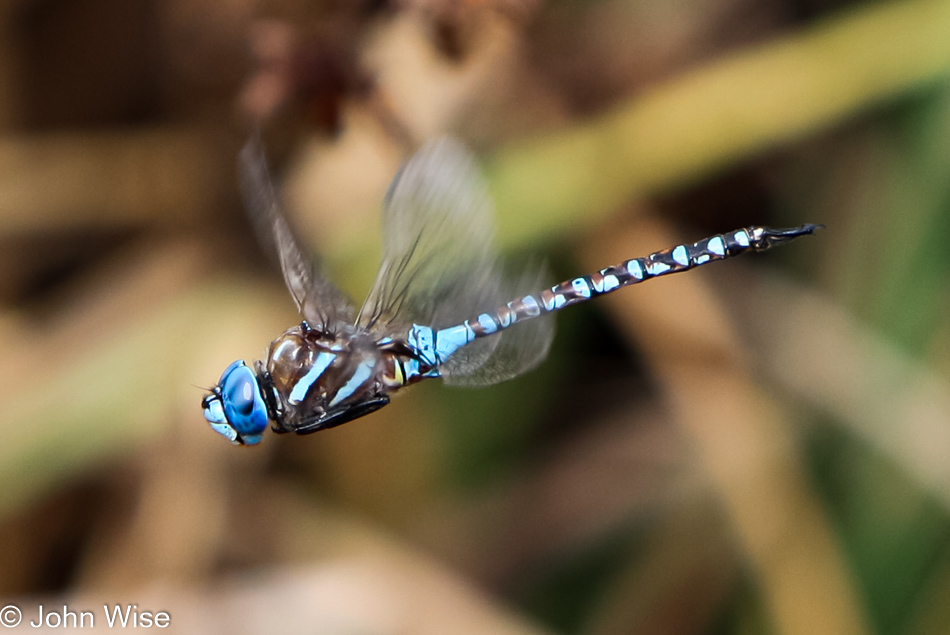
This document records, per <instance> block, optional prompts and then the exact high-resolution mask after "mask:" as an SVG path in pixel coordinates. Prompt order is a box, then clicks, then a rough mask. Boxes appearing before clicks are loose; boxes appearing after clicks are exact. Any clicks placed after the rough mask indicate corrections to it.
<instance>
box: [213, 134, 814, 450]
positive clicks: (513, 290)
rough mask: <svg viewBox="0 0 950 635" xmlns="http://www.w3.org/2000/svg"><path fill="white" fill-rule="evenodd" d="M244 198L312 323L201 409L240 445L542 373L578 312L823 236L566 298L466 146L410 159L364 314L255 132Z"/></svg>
mask: <svg viewBox="0 0 950 635" xmlns="http://www.w3.org/2000/svg"><path fill="white" fill-rule="evenodd" d="M238 163H239V167H240V177H241V189H242V194H243V198H244V202H245V206H246V207H247V210H248V213H249V215H250V217H251V219H252V221H253V223H254V225H255V229H256V230H257V233H258V235H259V237H260V238H261V241H262V243H263V244H264V246H265V247H266V248H267V250H268V251H270V252H272V253H273V255H274V256H275V257H276V259H277V260H278V261H279V262H280V265H281V269H282V271H283V275H284V281H285V282H286V285H287V288H288V289H289V291H290V295H291V296H292V297H293V299H294V301H295V302H296V304H297V308H298V310H299V312H300V313H301V314H302V317H303V320H302V321H301V322H300V323H299V324H296V325H294V326H292V327H291V328H289V329H288V330H287V331H285V332H284V333H283V334H282V335H280V336H279V337H278V338H277V339H276V340H274V341H273V342H272V343H271V344H270V346H269V348H268V349H267V353H266V357H265V358H264V359H262V360H258V361H256V362H254V364H253V366H250V365H248V364H247V363H246V362H245V361H244V360H237V361H235V362H233V363H232V364H231V365H230V366H228V367H227V368H226V369H225V371H224V373H223V374H222V375H221V378H220V380H219V381H218V384H217V385H216V386H214V387H213V388H211V389H210V391H209V393H208V394H206V395H205V396H204V398H203V399H202V402H201V406H202V409H203V411H204V417H205V419H206V420H207V421H208V423H209V424H210V425H211V427H212V429H214V430H215V431H216V432H218V433H220V434H221V435H223V436H224V437H226V438H227V439H229V440H230V441H231V442H232V443H234V444H237V445H256V444H258V443H259V442H260V441H261V439H262V437H263V434H264V432H265V431H266V429H267V427H268V424H270V426H271V429H272V430H273V431H274V432H277V433H290V432H293V433H296V434H310V433H313V432H317V431H319V430H325V429H327V428H332V427H335V426H339V425H341V424H344V423H347V422H349V421H352V420H354V419H357V418H360V417H363V416H365V415H368V414H370V413H371V412H374V411H376V410H378V409H380V408H382V407H383V406H385V405H387V404H388V403H389V402H390V396H391V395H392V394H393V393H394V392H396V391H398V390H400V389H402V388H404V387H406V386H410V385H412V384H415V383H418V382H420V381H423V380H426V379H435V378H441V379H442V380H443V381H444V382H445V383H446V384H448V385H456V386H488V385H491V384H495V383H498V382H501V381H505V380H508V379H511V378H513V377H516V376H518V375H520V374H522V373H524V372H527V371H529V370H531V369H532V368H534V367H536V366H537V365H538V364H540V363H541V362H542V361H543V360H544V358H545V356H546V355H547V352H548V348H549V346H550V343H551V340H552V338H553V335H554V327H553V320H550V319H542V318H544V316H546V315H549V314H551V313H553V312H555V311H559V310H560V309H563V308H565V307H568V306H571V305H574V304H578V303H580V302H586V301H588V300H590V299H592V298H595V297H597V296H600V295H604V294H607V293H612V292H614V291H616V290H618V289H622V288H624V287H628V286H631V285H634V284H639V283H641V282H645V281H647V280H650V279H652V278H657V277H660V276H665V275H669V274H673V273H679V272H681V271H688V270H690V269H693V268H695V267H698V266H702V265H706V264H708V263H711V262H715V261H717V260H724V259H726V258H731V257H733V256H737V255H739V254H743V253H745V252H749V251H763V250H766V249H770V248H772V247H774V246H776V245H782V244H785V243H787V242H789V241H792V240H794V239H796V238H798V237H799V236H804V235H808V234H812V233H814V232H815V231H816V230H817V229H818V228H820V227H821V225H813V224H804V225H801V226H799V227H792V228H788V229H772V228H769V227H761V226H754V227H747V228H743V229H737V230H734V231H730V232H726V233H724V234H717V235H715V236H710V237H707V238H704V239H702V240H700V241H698V242H695V243H692V244H681V245H676V246H674V247H671V248H669V249H666V250H663V251H658V252H656V253H653V254H650V255H648V256H645V257H640V258H633V259H631V260H626V261H624V262H622V263H620V264H617V265H613V266H609V267H606V268H605V269H601V270H600V271H598V272H596V273H592V274H590V275H584V276H580V277H577V278H572V279H570V280H567V281H565V282H561V283H560V284H557V285H555V286H552V287H544V285H543V284H542V276H543V273H542V271H540V268H538V269H539V270H538V271H532V270H531V268H529V269H528V271H527V272H526V273H522V274H521V275H518V276H511V275H508V274H507V273H506V271H505V269H504V266H503V265H502V260H501V258H500V257H499V252H498V250H497V248H496V246H495V241H494V221H493V211H492V202H491V199H490V197H489V195H488V191H487V188H486V186H485V184H484V182H483V181H482V178H481V176H480V174H479V172H478V168H477V164H476V161H475V160H474V158H473V157H472V155H471V154H470V153H469V152H468V150H467V149H466V148H465V147H464V145H462V144H461V143H460V142H458V141H455V140H453V139H448V138H446V139H441V140H437V141H432V142H429V143H428V144H426V145H425V146H423V147H422V148H421V149H420V150H419V151H418V152H417V153H416V154H414V155H413V156H412V157H411V158H410V159H409V160H408V161H406V162H405V163H404V164H403V166H402V167H401V168H400V170H399V171H398V173H397V174H396V176H395V178H394V179H393V181H392V183H391V185H390V186H389V190H388V191H387V193H386V197H385V200H384V205H383V219H382V220H383V235H384V247H383V254H382V262H381V265H380V268H379V271H378V273H377V276H376V280H375V282H374V284H373V286H372V288H371V290H370V292H369V295H368V296H367V298H366V300H365V302H364V303H363V304H362V306H361V307H360V309H359V310H358V311H357V310H355V307H354V305H353V303H352V302H350V301H349V300H348V299H347V298H346V296H345V295H344V294H343V293H342V292H341V291H340V290H339V289H338V288H337V287H336V286H334V285H333V284H332V283H331V282H330V281H329V280H328V278H327V277H326V276H325V275H324V274H323V273H322V271H321V268H320V267H319V264H318V263H317V261H316V260H315V259H313V258H311V257H310V256H309V255H308V254H307V253H306V252H305V251H304V250H303V249H302V247H301V244H302V243H301V241H300V240H299V239H298V238H297V237H296V235H295V233H294V231H293V230H292V228H291V226H290V224H289V223H288V221H287V219H286V217H285V215H284V213H283V211H282V209H281V205H280V200H279V197H278V194H277V191H276V189H275V186H274V184H273V181H272V179H271V175H270V172H269V169H268V165H267V160H266V157H265V153H264V149H263V145H262V142H261V140H260V138H259V135H255V136H253V137H252V138H251V140H250V141H249V142H248V143H247V144H246V145H245V147H244V148H243V149H242V151H241V153H240V156H239V161H238Z"/></svg>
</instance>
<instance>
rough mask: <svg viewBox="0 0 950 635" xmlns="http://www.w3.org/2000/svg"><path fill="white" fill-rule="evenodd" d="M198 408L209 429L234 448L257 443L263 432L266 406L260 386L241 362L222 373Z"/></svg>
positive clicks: (242, 361)
mask: <svg viewBox="0 0 950 635" xmlns="http://www.w3.org/2000/svg"><path fill="white" fill-rule="evenodd" d="M201 407H202V409H204V415H205V419H207V420H208V423H210V424H211V428H212V429H213V430H214V431H215V432H217V433H218V434H220V435H222V436H225V437H227V438H228V440H229V441H231V443H234V444H236V445H255V444H257V443H260V440H261V436H262V435H263V434H264V430H265V429H266V428H267V420H268V414H267V403H266V402H265V401H264V394H263V392H262V391H261V385H260V382H259V381H258V379H257V375H255V374H254V371H253V370H251V369H250V368H249V367H248V366H247V364H245V363H244V360H243V359H239V360H238V361H236V362H234V363H233V364H231V365H230V366H228V367H227V368H226V369H225V370H224V373H222V375H221V379H220V380H219V381H218V385H217V386H215V387H214V388H212V389H211V394H209V395H205V397H204V399H202V400H201Z"/></svg>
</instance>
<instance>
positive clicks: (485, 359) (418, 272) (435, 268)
mask: <svg viewBox="0 0 950 635" xmlns="http://www.w3.org/2000/svg"><path fill="white" fill-rule="evenodd" d="M383 232H384V241H385V245H384V248H383V260H382V264H381V266H380V270H379V273H378V275H377V278H376V282H375V284H374V285H373V288H372V290H371V291H370V294H369V296H368V297H367V299H366V302H365V303H364V305H363V308H362V309H361V311H360V318H359V320H358V323H359V324H360V325H361V326H363V327H365V328H369V329H372V330H375V331H378V332H381V333H385V334H391V335H399V334H400V333H405V328H406V327H407V326H408V325H410V324H413V323H415V324H420V325H425V326H431V327H433V328H436V329H439V328H444V327H448V326H454V325H456V324H460V323H462V322H463V321H464V320H466V319H470V318H474V317H475V316H476V315H478V314H479V313H482V312H485V311H492V310H494V309H495V308H497V307H498V306H500V305H502V304H504V303H505V302H507V301H508V300H511V299H512V298H511V297H506V295H505V292H506V291H508V289H506V285H505V284H504V274H503V271H502V269H501V266H500V259H499V255H498V252H497V250H496V248H495V243H494V220H493V210H492V204H491V199H490V197H489V195H488V190H487V188H486V186H485V184H484V182H483V181H482V179H481V177H480V175H479V173H478V169H477V165H476V163H475V160H474V159H473V157H472V156H471V155H470V154H469V153H468V151H467V150H466V149H465V148H464V146H462V145H461V144H460V143H458V142H457V141H454V140H451V139H442V140H439V141H435V142H431V143H429V144H427V145H426V146H424V147H423V148H422V149H421V150H420V151H419V152H418V153H416V154H415V155H414V156H413V157H412V158H411V159H410V160H409V161H407V162H406V163H405V164H404V165H403V167H402V168H401V169H400V171H399V173H398V174H397V175H396V178H395V179H394V180H393V182H392V185H390V188H389V192H388V193H387V195H386V202H385V207H384V211H383ZM519 328H522V327H521V326H519ZM523 328H524V329H525V330H526V331H528V332H534V331H535V329H542V330H543V329H544V328H545V327H544V326H532V325H531V323H530V322H529V323H526V324H524V325H523ZM524 335H526V333H523V334H521V335H519V336H518V337H515V338H514V339H513V343H514V344H515V345H516V349H517V351H519V352H520V353H521V354H522V355H524V356H527V357H530V356H531V355H532V354H534V353H536V351H530V352H528V351H523V352H522V351H521V346H522V345H527V346H530V345H532V344H534V343H535V342H534V340H533V339H532V338H531V337H527V338H524ZM506 338H507V333H501V334H498V335H494V336H492V337H489V338H484V339H482V340H479V341H476V342H473V343H472V344H469V345H468V346H465V347H463V348H462V349H460V350H459V351H457V352H456V353H455V354H454V355H453V357H452V360H451V362H450V363H449V364H446V365H445V366H444V367H443V369H442V374H443V377H445V378H446V380H447V381H448V382H449V383H468V384H471V385H485V384H489V383H496V382H497V381H502V380H503V379H508V378H510V377H513V376H514V375H516V374H518V373H519V372H523V370H527V368H519V367H518V362H519V355H514V354H509V355H506V357H505V358H506V359H508V361H507V362H506V361H504V360H503V359H498V360H494V361H493V362H492V363H494V364H496V365H498V368H497V369H496V370H495V371H493V372H492V373H490V375H491V376H493V377H496V378H495V379H492V380H489V379H488V375H486V376H485V377H483V378H482V379H480V380H475V378H476V377H478V376H479V375H480V374H481V373H480V372H479V369H481V368H483V367H485V366H486V364H488V363H489V362H490V361H491V360H493V359H494V353H495V351H496V350H498V349H500V350H502V351H504V350H508V349H509V348H510V347H509V346H507V345H505V343H504V342H505V339H506ZM522 339H524V344H522V345H519V344H518V343H519V342H520V341H521V340H522ZM543 350H545V347H544V346H542V351H543ZM511 352H513V351H509V353H511ZM503 370H504V371H505V372H502V371H503ZM463 377H470V378H472V381H470V382H466V381H464V380H463V379H462V378H463Z"/></svg>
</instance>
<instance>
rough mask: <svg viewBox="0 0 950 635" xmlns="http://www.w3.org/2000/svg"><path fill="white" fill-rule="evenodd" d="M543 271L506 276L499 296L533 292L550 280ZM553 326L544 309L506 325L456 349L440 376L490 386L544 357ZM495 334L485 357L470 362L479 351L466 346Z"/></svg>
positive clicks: (457, 383)
mask: <svg viewBox="0 0 950 635" xmlns="http://www.w3.org/2000/svg"><path fill="white" fill-rule="evenodd" d="M546 274H547V269H546V268H544V267H537V266H536V267H527V268H526V269H525V270H524V272H522V274H521V275H520V276H519V277H517V278H514V279H511V278H508V279H507V280H508V284H504V285H503V288H504V290H505V291H504V292H503V296H504V297H505V298H506V299H512V298H520V297H523V296H525V295H527V294H529V293H536V292H537V291H538V289H541V288H542V286H543V285H544V283H545V281H546V280H550V276H547V275H546ZM554 326H555V322H554V316H553V315H552V314H550V313H547V314H545V315H543V316H541V317H540V318H535V319H533V320H530V321H528V322H522V323H521V324H515V325H513V326H510V327H509V328H508V329H506V330H505V331H504V332H503V333H500V334H499V335H496V336H492V337H488V338H482V339H480V340H476V341H475V342H472V343H471V344H469V345H467V346H465V347H464V348H462V349H460V350H459V351H458V352H456V353H455V354H454V355H453V356H452V357H451V358H449V361H448V362H446V363H445V365H443V367H442V369H441V372H442V377H443V380H444V381H445V383H446V384H447V385H450V386H463V387H466V388H470V387H479V386H490V385H492V384H497V383H500V382H503V381H507V380H509V379H513V378H515V377H517V376H518V375H520V374H522V373H526V372H528V371H529V370H532V369H534V368H535V367H537V366H538V365H539V364H541V362H543V361H544V359H545V358H546V357H547V355H548V349H550V347H551V341H552V340H553V339H554ZM497 337H500V338H501V339H500V341H499V342H498V344H497V345H495V346H494V348H493V349H492V351H491V354H490V355H489V356H487V359H485V360H484V361H481V362H480V363H477V364H473V362H479V361H480V360H479V355H478V353H477V351H472V352H469V350H468V349H470V348H471V347H473V346H474V347H477V346H480V345H482V342H485V341H486V340H487V341H489V342H490V341H491V340H492V339H493V338H497ZM472 353H474V355H473V354H472Z"/></svg>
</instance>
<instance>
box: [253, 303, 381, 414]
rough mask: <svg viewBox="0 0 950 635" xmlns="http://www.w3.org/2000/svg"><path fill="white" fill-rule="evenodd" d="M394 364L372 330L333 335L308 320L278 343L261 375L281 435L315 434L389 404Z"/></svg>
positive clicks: (294, 328)
mask: <svg viewBox="0 0 950 635" xmlns="http://www.w3.org/2000/svg"><path fill="white" fill-rule="evenodd" d="M392 365H393V364H392V360H391V356H390V355H389V354H388V353H385V352H383V351H381V349H380V347H379V344H378V342H377V341H376V340H375V339H374V338H373V337H372V336H371V334H369V333H368V332H366V331H364V330H362V329H359V328H356V327H350V328H347V329H343V330H341V331H338V332H337V333H335V334H327V333H324V332H322V331H319V330H317V329H313V328H310V327H309V326H308V325H307V323H306V322H303V323H301V324H299V325H297V326H294V327H292V328H290V329H288V330H287V331H285V332H284V333H283V334H282V335H281V336H280V337H278V338H277V339H276V340H274V341H273V342H272V343H271V345H270V348H269V350H268V354H267V359H266V360H265V361H264V363H263V364H259V367H258V374H259V375H261V382H262V384H263V385H264V386H265V392H266V394H267V400H268V405H269V407H270V411H271V418H272V419H273V421H274V423H275V430H277V431H278V432H298V433H299V432H312V431H316V430H322V429H324V428H330V427H333V426H337V425H340V424H341V423H345V422H347V421H350V420H352V419H354V418H356V417H360V416H363V415H364V414H367V413H368V412H371V411H373V410H377V409H379V408H381V407H382V406H384V405H386V404H387V403H389V396H388V392H389V390H390V389H392V388H395V387H397V386H395V385H393V382H392V381H391V377H392V370H391V369H392Z"/></svg>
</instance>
